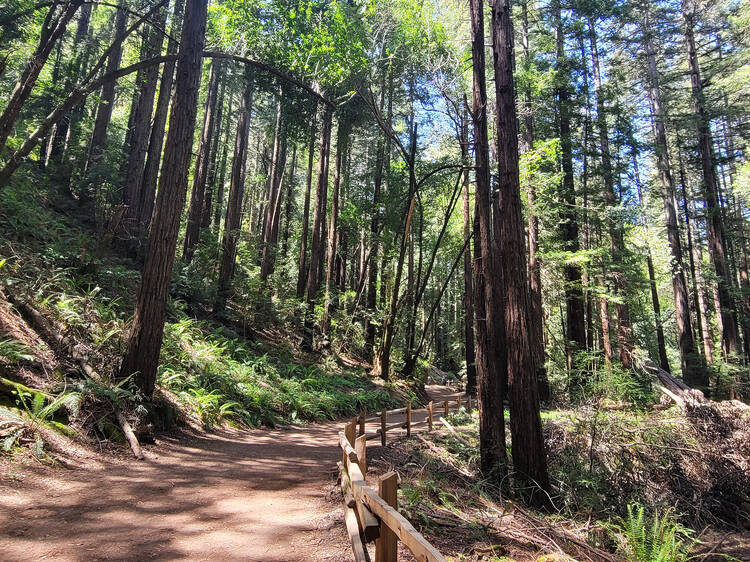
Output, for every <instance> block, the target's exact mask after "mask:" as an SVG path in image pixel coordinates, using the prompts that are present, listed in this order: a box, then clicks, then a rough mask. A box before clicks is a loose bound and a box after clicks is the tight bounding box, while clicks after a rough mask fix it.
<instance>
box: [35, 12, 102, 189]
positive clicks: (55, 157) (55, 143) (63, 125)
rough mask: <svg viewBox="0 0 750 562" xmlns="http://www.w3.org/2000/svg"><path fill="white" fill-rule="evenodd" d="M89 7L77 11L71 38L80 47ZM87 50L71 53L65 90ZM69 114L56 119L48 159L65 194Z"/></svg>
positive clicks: (75, 78)
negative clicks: (64, 163) (65, 158)
mask: <svg viewBox="0 0 750 562" xmlns="http://www.w3.org/2000/svg"><path fill="white" fill-rule="evenodd" d="M91 9H92V6H91V4H84V5H83V7H82V8H81V10H80V12H78V23H77V25H76V32H75V36H74V40H73V41H74V45H75V46H76V47H80V46H82V45H85V44H86V35H87V34H88V31H89V23H90V21H91ZM62 44H63V41H62V40H61V41H60V43H59V45H60V46H62ZM87 50H88V46H87V47H86V48H83V49H80V50H79V51H76V52H75V53H74V54H73V57H72V58H71V60H70V61H69V62H68V66H67V69H66V74H67V77H66V79H65V91H66V92H69V91H71V90H72V89H73V88H74V86H75V84H76V82H77V81H78V80H79V79H80V78H81V71H82V70H83V63H84V58H85V55H86V51H87ZM53 80H54V79H53ZM54 82H56V80H54ZM54 82H53V83H54ZM51 109H52V108H51V107H50V108H48V110H47V111H46V112H45V114H48V113H49V112H50V111H51ZM71 115H72V112H71V113H69V114H68V115H66V116H65V117H63V118H62V119H60V121H58V123H57V125H56V126H55V134H54V136H53V137H52V146H51V149H50V160H51V161H52V162H53V163H54V164H55V166H56V167H57V171H56V175H57V177H58V180H59V181H60V183H61V184H62V188H63V190H64V191H66V192H67V194H70V181H69V180H70V178H69V175H70V173H69V171H68V170H69V169H70V167H69V166H67V167H66V170H65V171H63V170H62V169H61V166H62V164H63V160H64V159H63V154H64V152H65V143H66V141H67V139H68V134H69V131H70V121H71Z"/></svg>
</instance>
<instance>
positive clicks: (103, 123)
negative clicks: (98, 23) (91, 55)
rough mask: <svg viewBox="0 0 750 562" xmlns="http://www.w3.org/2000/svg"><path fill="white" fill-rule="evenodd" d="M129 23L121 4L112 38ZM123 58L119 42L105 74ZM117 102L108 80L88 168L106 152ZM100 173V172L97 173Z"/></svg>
mask: <svg viewBox="0 0 750 562" xmlns="http://www.w3.org/2000/svg"><path fill="white" fill-rule="evenodd" d="M127 23H128V13H127V12H126V11H125V7H124V5H123V6H120V7H119V8H117V11H116V12H115V25H114V28H113V30H112V39H113V40H116V38H117V37H120V36H121V35H123V34H124V33H125V26H126V25H127ZM121 59H122V43H121V42H120V43H118V44H117V45H116V46H115V48H114V49H112V50H111V51H110V53H109V57H108V58H107V68H106V70H105V71H104V72H105V74H109V73H111V72H114V71H115V70H116V69H117V68H119V66H120V60H121ZM114 103H115V82H107V83H106V84H104V86H102V91H101V93H100V94H99V104H98V106H97V111H96V120H95V121H94V130H93V132H92V133H91V144H90V145H89V158H88V163H87V165H86V169H87V170H89V169H90V168H91V166H92V165H95V164H98V163H99V161H100V160H101V157H102V154H103V153H104V147H105V145H106V143H107V127H109V121H110V119H111V118H112V110H113V109H114ZM97 175H98V174H97ZM86 196H87V199H88V198H93V197H92V196H91V194H88V193H87V194H86Z"/></svg>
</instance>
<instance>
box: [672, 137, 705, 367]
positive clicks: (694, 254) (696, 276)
mask: <svg viewBox="0 0 750 562" xmlns="http://www.w3.org/2000/svg"><path fill="white" fill-rule="evenodd" d="M677 144H678V147H677V164H678V171H679V175H680V188H681V189H680V192H681V195H682V212H683V214H684V215H685V233H686V235H687V237H686V238H687V252H688V263H689V265H690V278H691V281H692V288H693V306H694V307H695V309H696V312H695V320H696V324H697V328H698V334H700V339H701V341H702V342H703V351H704V357H705V359H706V361H708V362H709V363H711V362H712V361H713V338H712V337H711V335H710V327H709V324H708V317H707V314H706V303H705V298H704V295H703V292H704V291H703V275H702V272H701V269H700V268H701V267H702V265H703V264H702V262H701V261H697V260H698V259H700V257H699V256H700V254H701V253H702V252H701V250H700V249H699V248H696V244H700V240H697V239H694V237H693V233H694V231H695V229H694V228H693V218H692V217H693V215H694V214H695V213H694V211H695V209H694V207H695V204H694V202H693V200H692V197H689V196H688V185H687V176H686V174H685V166H684V163H683V161H682V150H681V147H680V146H679V145H680V144H681V143H680V138H679V135H677Z"/></svg>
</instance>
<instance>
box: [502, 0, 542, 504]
mask: <svg viewBox="0 0 750 562" xmlns="http://www.w3.org/2000/svg"><path fill="white" fill-rule="evenodd" d="M491 25H492V38H493V40H492V46H493V53H494V59H495V97H496V100H497V111H496V112H495V117H496V124H497V127H496V128H497V135H498V143H497V160H498V206H499V208H500V209H501V210H502V216H503V220H502V221H501V223H500V224H501V229H500V232H499V233H498V235H499V236H498V239H497V240H496V241H495V244H496V245H497V246H498V247H499V249H500V252H499V257H500V259H499V262H498V269H499V270H500V271H499V273H500V275H499V278H500V279H501V281H502V282H503V285H502V286H501V288H500V290H501V291H502V292H503V293H504V294H505V295H506V299H507V300H506V303H505V338H506V346H507V349H508V351H507V370H508V402H509V404H510V432H511V437H512V455H513V473H514V478H515V481H516V486H517V488H518V490H519V491H523V492H522V493H524V494H528V495H529V500H530V503H532V504H533V505H546V504H547V503H548V501H549V500H548V498H549V496H548V492H549V477H548V475H547V454H546V452H545V449H544V436H543V435H542V420H541V416H540V414H539V395H538V390H537V374H536V365H535V364H534V354H533V352H532V349H531V342H530V339H531V337H532V335H531V331H530V320H529V297H528V290H529V289H528V285H527V280H526V244H525V241H524V225H523V213H522V211H521V184H520V177H519V169H518V120H517V116H516V105H515V104H516V101H515V99H516V96H515V91H514V85H513V26H512V24H511V6H510V0H495V2H494V4H493V6H492V24H491Z"/></svg>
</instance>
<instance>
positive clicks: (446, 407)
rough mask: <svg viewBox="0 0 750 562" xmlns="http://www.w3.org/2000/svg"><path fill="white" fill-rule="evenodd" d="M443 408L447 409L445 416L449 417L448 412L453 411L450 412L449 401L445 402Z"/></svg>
mask: <svg viewBox="0 0 750 562" xmlns="http://www.w3.org/2000/svg"><path fill="white" fill-rule="evenodd" d="M443 408H444V409H445V415H446V416H447V415H448V412H450V411H451V410H450V404H448V401H447V400H446V401H445V402H443Z"/></svg>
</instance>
